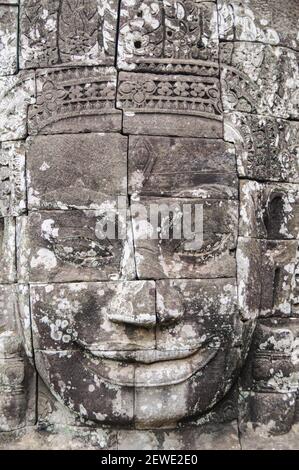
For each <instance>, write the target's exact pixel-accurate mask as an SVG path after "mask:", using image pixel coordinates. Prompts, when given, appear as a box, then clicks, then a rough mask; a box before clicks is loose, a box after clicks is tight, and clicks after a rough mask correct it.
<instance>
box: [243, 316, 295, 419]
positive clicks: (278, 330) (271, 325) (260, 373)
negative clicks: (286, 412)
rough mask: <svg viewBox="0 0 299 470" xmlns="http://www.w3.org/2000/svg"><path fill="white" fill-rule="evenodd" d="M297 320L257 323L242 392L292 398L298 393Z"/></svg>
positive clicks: (274, 319) (271, 320)
mask: <svg viewBox="0 0 299 470" xmlns="http://www.w3.org/2000/svg"><path fill="white" fill-rule="evenodd" d="M298 336H299V322H298V318H296V319H295V318H284V319H282V318H267V319H262V320H259V321H258V323H257V326H256V329H255V334H254V337H253V341H252V347H251V352H250V357H249V361H248V364H247V366H246V368H245V371H244V372H245V374H244V378H243V380H242V388H243V390H245V391H248V392H249V391H251V390H254V391H256V392H266V393H279V394H291V398H292V402H293V403H292V408H293V412H292V413H293V415H294V409H295V400H294V394H295V395H297V394H298V390H299V366H298V355H299V347H298Z"/></svg>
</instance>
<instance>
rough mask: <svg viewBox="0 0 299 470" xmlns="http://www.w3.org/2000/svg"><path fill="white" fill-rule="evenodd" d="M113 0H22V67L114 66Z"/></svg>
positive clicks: (114, 14)
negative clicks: (72, 0) (74, 0)
mask: <svg viewBox="0 0 299 470" xmlns="http://www.w3.org/2000/svg"><path fill="white" fill-rule="evenodd" d="M117 9H118V3H117V1H115V0H80V1H79V2H76V3H74V2H71V1H68V0H62V1H60V2H59V1H57V0H55V1H53V0H42V1H41V2H36V1H35V0H22V2H21V9H20V12H21V14H20V27H21V34H20V39H21V48H20V62H21V67H22V68H32V67H51V66H55V65H60V64H68V63H72V64H103V63H109V64H113V62H114V55H115V39H116V23H117Z"/></svg>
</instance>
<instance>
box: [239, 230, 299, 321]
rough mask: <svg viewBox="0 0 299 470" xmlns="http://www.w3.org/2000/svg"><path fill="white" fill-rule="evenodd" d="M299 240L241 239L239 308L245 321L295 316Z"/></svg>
mask: <svg viewBox="0 0 299 470" xmlns="http://www.w3.org/2000/svg"><path fill="white" fill-rule="evenodd" d="M297 266H298V242H297V240H279V241H273V240H269V241H268V240H258V239H254V238H242V237H240V238H239V240H238V249H237V267H238V276H237V278H238V288H239V307H240V311H241V314H242V316H243V318H244V319H245V320H249V319H255V318H256V317H258V316H261V317H262V316H279V317H281V316H283V317H284V316H287V317H290V316H292V315H294V314H295V315H296V314H297V313H296V312H297V310H296V309H297V302H298V291H297V277H296V270H297Z"/></svg>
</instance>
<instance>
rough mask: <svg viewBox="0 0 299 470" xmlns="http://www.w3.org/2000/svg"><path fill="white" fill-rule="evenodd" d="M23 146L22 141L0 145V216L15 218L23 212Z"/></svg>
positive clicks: (24, 182) (24, 189)
mask: <svg viewBox="0 0 299 470" xmlns="http://www.w3.org/2000/svg"><path fill="white" fill-rule="evenodd" d="M26 207H27V200H26V180H25V144H24V142H23V141H15V142H13V141H12V142H2V144H0V214H1V216H3V217H4V216H16V215H20V214H22V213H24V212H25V210H26Z"/></svg>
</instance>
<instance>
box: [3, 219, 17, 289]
mask: <svg viewBox="0 0 299 470" xmlns="http://www.w3.org/2000/svg"><path fill="white" fill-rule="evenodd" d="M15 251H16V249H15V220H14V219H13V218H12V217H0V260H1V271H0V282H3V283H8V282H14V281H15V278H16V262H15Z"/></svg>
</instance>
